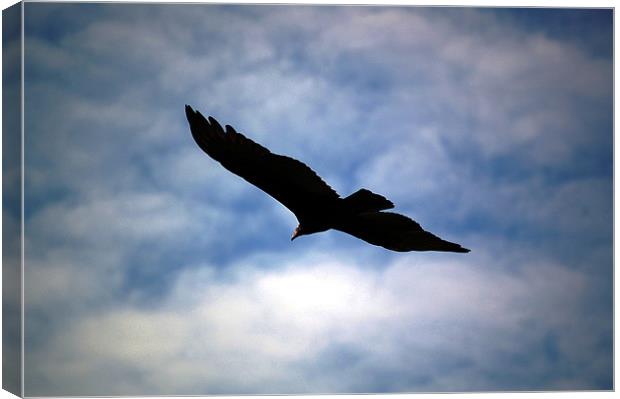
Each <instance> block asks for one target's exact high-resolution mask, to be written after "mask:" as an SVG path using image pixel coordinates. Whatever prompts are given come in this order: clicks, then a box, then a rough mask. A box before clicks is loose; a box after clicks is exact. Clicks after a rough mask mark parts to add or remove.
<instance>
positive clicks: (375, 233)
mask: <svg viewBox="0 0 620 399" xmlns="http://www.w3.org/2000/svg"><path fill="white" fill-rule="evenodd" d="M335 229H336V230H340V231H343V232H345V233H348V234H351V235H353V236H355V237H357V238H359V239H361V240H364V241H366V242H369V243H371V244H374V245H379V246H381V247H384V248H387V249H391V250H393V251H400V252H407V251H447V252H469V249H466V248H463V247H462V246H460V245H459V244H455V243H452V242H449V241H445V240H442V239H441V238H439V237H437V236H436V235H434V234H432V233H430V232H428V231H426V230H424V229H423V228H422V227H421V226H420V225H419V224H418V223H417V222H416V221H414V220H412V219H410V218H408V217H407V216H403V215H400V214H398V213H393V212H367V213H361V214H358V215H356V216H355V217H352V218H350V219H347V221H345V222H343V223H342V224H340V225H339V226H337V227H335Z"/></svg>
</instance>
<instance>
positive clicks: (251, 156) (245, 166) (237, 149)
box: [185, 105, 340, 219]
mask: <svg viewBox="0 0 620 399" xmlns="http://www.w3.org/2000/svg"><path fill="white" fill-rule="evenodd" d="M185 114H186V116H187V120H188V121H189V125H190V129H191V132H192V136H193V137H194V140H195V141H196V143H197V144H198V146H199V147H200V148H201V149H202V150H203V151H204V152H206V153H207V154H208V155H209V156H210V157H211V158H213V159H215V160H216V161H218V162H220V163H221V164H222V166H224V167H225V168H226V169H228V170H229V171H231V172H233V173H234V174H236V175H238V176H240V177H242V178H243V179H245V180H246V181H248V182H250V183H252V184H253V185H255V186H256V187H258V188H260V189H261V190H263V191H264V192H266V193H267V194H269V195H271V196H272V197H273V198H275V199H276V200H278V201H279V202H281V203H282V204H283V205H284V206H286V207H287V208H288V209H290V210H291V211H292V212H293V213H294V214H295V216H297V218H298V219H300V217H301V218H303V217H304V215H305V214H306V213H307V210H308V209H309V208H311V207H312V206H313V205H316V203H317V201H328V200H333V199H338V198H340V197H339V195H338V194H337V193H336V192H335V191H334V190H333V189H332V188H331V187H330V186H329V185H327V183H325V182H324V181H323V180H322V179H321V178H320V177H319V176H318V175H317V174H316V173H315V172H314V171H313V170H312V169H310V168H309V167H308V166H307V165H305V164H304V163H302V162H300V161H298V160H296V159H293V158H290V157H287V156H283V155H278V154H273V153H272V152H271V151H269V150H268V149H267V148H265V147H263V146H261V145H260V144H257V143H255V142H254V141H252V140H250V139H248V138H247V137H245V136H244V135H243V134H241V133H238V132H236V131H235V129H233V128H232V127H231V126H229V125H226V131H224V129H222V126H221V125H220V124H219V123H218V122H217V121H216V120H215V119H214V118H212V117H209V119H208V120H207V119H206V118H205V117H204V116H202V114H201V113H200V112H198V111H194V110H193V109H192V108H191V107H190V106H189V105H186V106H185Z"/></svg>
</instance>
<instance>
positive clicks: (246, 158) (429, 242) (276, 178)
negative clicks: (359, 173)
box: [185, 105, 469, 252]
mask: <svg viewBox="0 0 620 399" xmlns="http://www.w3.org/2000/svg"><path fill="white" fill-rule="evenodd" d="M185 113H186V116H187V119H188V121H189V124H190V129H191V132H192V136H193V137H194V140H196V143H197V144H198V146H199V147H200V148H201V149H202V150H203V151H204V152H206V153H207V154H208V155H209V156H210V157H211V158H213V159H215V160H216V161H218V162H220V163H221V164H222V166H224V167H225V168H226V169H228V170H229V171H231V172H233V173H234V174H236V175H238V176H240V177H242V178H243V179H245V180H246V181H248V182H249V183H252V184H253V185H255V186H257V187H258V188H260V189H261V190H263V191H265V192H266V193H267V194H269V195H271V196H272V197H273V198H275V199H276V200H278V201H279V202H281V203H282V204H283V205H284V206H285V207H287V208H288V209H289V210H290V211H291V212H293V214H294V215H295V216H296V217H297V220H298V221H299V226H298V227H297V228H296V229H295V232H294V233H293V236H292V237H291V240H293V239H295V238H296V237H299V236H302V235H307V234H314V233H319V232H323V231H326V230H329V229H335V230H339V231H342V232H345V233H348V234H351V235H353V236H355V237H357V238H359V239H362V240H364V241H366V242H369V243H371V244H374V245H378V246H381V247H384V248H387V249H390V250H393V251H400V252H406V251H447V252H469V250H468V249H466V248H463V247H461V246H460V245H459V244H455V243H451V242H448V241H445V240H442V239H441V238H439V237H437V236H435V235H433V234H432V233H429V232H428V231H425V230H424V229H422V227H421V226H420V225H419V224H418V223H416V222H415V221H414V220H412V219H410V218H408V217H406V216H403V215H400V214H397V213H392V212H384V211H385V210H387V209H391V208H393V207H394V204H392V202H391V201H389V200H387V199H386V198H385V197H383V196H381V195H379V194H375V193H373V192H371V191H369V190H367V189H360V190H358V191H356V192H355V193H353V194H351V195H349V196H348V197H345V198H341V197H340V196H339V195H338V193H336V191H334V190H333V189H332V188H331V187H330V186H329V185H327V183H325V182H324V181H323V180H322V179H321V178H320V177H319V176H318V175H317V174H316V173H315V172H314V171H313V170H312V169H310V168H309V167H308V166H306V165H305V164H303V163H302V162H300V161H298V160H295V159H293V158H290V157H287V156H284V155H278V154H274V153H272V152H270V151H269V150H268V149H266V148H265V147H263V146H261V145H259V144H257V143H255V142H254V141H252V140H250V139H248V138H246V137H245V136H244V135H242V134H240V133H238V132H236V131H235V129H233V128H232V127H231V126H229V125H226V130H224V129H223V128H222V127H221V126H220V124H219V123H218V122H217V121H216V120H215V119H213V118H212V117H209V118H208V120H207V119H206V118H205V117H204V116H202V114H200V112H198V111H194V110H193V109H192V108H191V107H190V106H188V105H186V106H185Z"/></svg>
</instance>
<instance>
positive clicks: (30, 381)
mask: <svg viewBox="0 0 620 399" xmlns="http://www.w3.org/2000/svg"><path fill="white" fill-rule="evenodd" d="M25 16H26V25H25V48H26V59H25V62H26V64H25V68H26V69H25V76H26V83H25V107H26V125H25V131H26V181H25V190H26V221H25V223H26V271H25V288H26V294H25V299H26V317H27V318H26V337H25V339H26V357H25V389H26V394H27V395H29V396H38V395H68V394H71V395H117V394H118V395H131V394H214V393H230V394H244V393H354V392H432V391H472V390H476V391H480V390H563V389H573V390H575V389H577V390H578V389H611V387H612V157H613V152H612V151H613V150H612V141H613V133H612V117H613V114H612V56H611V54H612V47H611V46H612V44H611V43H612V41H611V37H612V14H611V11H609V10H568V9H564V10H542V9H536V10H525V9H519V10H514V9H501V10H496V9H473V8H467V9H458V8H457V9H455V8H433V9H429V8H417V7H416V8H413V7H412V8H400V7H312V6H206V5H179V4H177V5H126V4H125V5H113V4H43V3H27V4H26V14H25ZM185 104H190V105H192V106H193V107H195V108H197V109H198V110H200V111H202V112H203V113H205V114H208V115H213V116H214V117H216V118H217V119H218V120H219V121H220V122H221V123H223V124H231V125H233V126H234V127H235V128H237V130H239V131H241V132H243V133H245V134H247V135H248V136H249V137H251V138H252V139H254V140H255V141H258V142H259V143H261V144H263V145H265V146H266V147H268V148H270V149H271V150H272V151H274V152H276V153H282V154H287V155H289V156H293V157H295V158H298V159H300V160H302V161H304V162H305V163H307V164H308V165H310V166H311V167H312V168H313V169H314V170H315V171H317V173H318V174H319V175H321V176H322V177H323V178H324V179H325V180H326V181H327V182H328V183H329V184H330V185H331V186H332V187H333V188H334V189H336V190H337V191H338V192H339V193H340V194H341V195H348V194H349V193H351V192H353V191H355V190H357V189H359V188H361V187H365V188H368V189H370V190H372V191H374V192H377V193H381V194H383V195H385V196H386V197H388V198H389V199H391V200H392V201H393V202H394V203H395V205H396V210H397V211H399V212H401V213H404V214H407V215H409V216H411V217H413V218H414V219H416V220H417V221H418V222H419V223H420V224H421V225H422V226H423V227H425V228H426V229H428V230H430V231H432V232H434V233H436V234H438V235H439V236H441V237H444V238H446V239H448V240H450V241H455V242H458V243H461V244H463V245H464V246H465V247H468V248H471V249H472V252H471V253H470V254H467V255H462V254H446V253H407V254H401V253H391V252H388V251H386V250H384V249H382V248H379V247H373V246H371V245H368V244H366V243H364V242H362V241H360V240H357V239H354V238H353V237H349V236H346V235H344V234H342V233H338V232H327V233H323V234H318V235H314V236H308V237H303V238H301V239H299V240H295V242H293V243H291V242H290V240H289V238H290V235H291V233H292V230H293V229H294V227H295V226H296V221H295V219H294V217H293V215H292V214H290V213H289V212H288V211H287V210H286V209H285V208H284V207H282V206H281V205H280V204H278V203H277V202H275V201H274V200H272V199H271V198H270V197H268V196H266V195H265V194H264V193H262V192H260V191H259V190H258V189H256V188H254V187H252V186H250V185H248V184H247V183H246V182H244V181H243V180H241V179H240V178H238V177H236V176H234V175H231V174H230V173H229V172H227V171H226V170H224V169H223V168H222V167H221V166H220V165H218V164H217V163H215V162H214V161H212V160H211V159H209V158H208V157H207V156H206V155H204V154H203V153H202V152H201V151H200V150H199V149H198V147H197V146H196V145H195V143H194V142H193V140H192V138H191V136H190V134H189V129H188V126H187V122H186V120H185V116H184V112H183V107H184V105H185Z"/></svg>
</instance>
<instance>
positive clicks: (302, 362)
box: [32, 254, 607, 395]
mask: <svg viewBox="0 0 620 399" xmlns="http://www.w3.org/2000/svg"><path fill="white" fill-rule="evenodd" d="M487 256H488V255H480V256H477V257H475V258H467V259H465V258H462V257H461V258H445V257H444V259H435V260H432V257H426V258H424V259H423V260H418V261H416V260H414V259H415V258H408V259H400V260H397V261H396V262H394V263H391V264H390V265H387V266H386V267H385V268H384V269H383V271H374V272H369V271H368V270H367V269H364V268H360V267H359V266H355V262H351V261H350V260H348V259H346V258H342V257H341V256H338V255H336V254H332V255H331V256H329V257H328V256H326V255H318V256H317V255H316V254H315V255H312V254H307V255H306V256H305V257H304V258H302V259H300V260H298V261H288V262H287V264H286V265H285V266H282V267H278V268H276V269H269V270H267V269H259V268H257V267H256V266H255V264H254V263H253V262H252V258H247V259H246V260H245V261H241V262H240V263H238V264H237V265H236V266H234V267H233V268H232V269H229V270H228V271H227V273H226V275H224V276H222V275H220V274H218V273H216V272H215V271H216V269H215V268H213V267H211V266H204V267H202V268H197V269H193V270H188V271H186V272H184V273H182V274H181V275H180V276H179V278H178V280H177V281H176V284H175V288H174V289H173V290H172V291H171V293H170V295H169V296H168V298H167V299H166V300H165V301H164V302H163V304H162V305H161V306H160V307H157V308H155V309H152V308H149V309H141V308H135V307H131V306H121V307H120V308H115V309H111V310H107V311H103V312H97V313H95V314H92V315H88V316H85V317H84V318H82V319H79V320H76V321H74V322H72V323H69V324H68V325H67V326H66V327H67V328H66V329H65V330H64V331H63V332H62V333H60V332H59V333H57V334H55V335H53V336H52V337H51V340H50V342H49V345H48V346H46V348H45V351H44V352H43V353H44V354H45V356H42V357H40V358H37V361H38V362H39V363H38V364H37V365H36V366H35V365H33V366H32V368H33V370H35V372H44V373H45V374H47V375H49V376H51V377H52V378H54V379H55V380H56V381H57V382H58V384H59V386H62V387H64V388H63V389H64V390H60V391H57V392H54V393H55V394H82V395H83V394H86V393H90V394H99V393H103V392H106V393H108V394H130V393H136V392H142V393H161V392H174V393H175V394H201V393H202V394H206V393H216V392H229V393H241V392H246V393H276V392H277V393H283V392H308V391H310V392H348V391H349V390H359V389H363V387H364V382H365V377H364V375H367V377H369V378H370V379H372V378H374V377H376V375H374V374H375V373H377V372H378V369H380V368H381V367H383V366H381V365H384V366H386V367H389V368H390V369H391V370H393V372H394V373H396V374H397V375H408V376H409V377H411V378H412V381H413V380H414V377H415V376H418V377H426V378H427V379H428V380H427V381H426V382H425V383H424V384H422V385H420V386H416V385H406V383H405V382H406V381H407V380H403V381H400V383H401V384H404V385H402V388H403V389H405V390H418V389H422V390H437V389H438V390H454V389H457V390H458V389H464V390H468V389H484V388H491V389H501V387H500V386H495V385H494V384H495V382H494V380H493V378H492V377H488V376H487V375H488V374H489V373H491V372H492V371H493V368H495V367H498V362H502V361H509V359H510V357H511V356H515V357H518V356H526V355H527V356H531V357H532V360H531V362H529V363H527V364H524V365H522V366H516V367H512V368H510V370H509V371H507V372H508V373H512V374H513V375H514V378H515V380H514V381H513V383H514V384H517V385H519V384H523V385H519V386H527V385H526V384H527V381H528V380H532V379H534V380H535V379H536V378H537V376H539V375H547V374H549V373H551V371H552V369H553V368H554V367H555V365H554V364H553V363H552V361H551V360H549V359H547V358H546V357H545V355H544V353H540V354H526V353H524V351H528V350H531V349H530V348H531V345H539V344H538V343H539V342H542V341H543V340H544V338H545V336H546V334H549V333H550V332H551V333H552V334H555V335H556V336H557V338H558V339H559V344H558V345H559V347H558V351H559V356H561V359H562V360H561V361H562V362H565V361H567V359H570V361H571V362H572V363H571V367H578V368H581V369H582V371H583V373H584V374H588V373H591V372H592V369H595V370H598V367H600V366H599V365H597V364H590V362H589V359H590V356H591V355H593V356H594V358H595V359H600V361H602V363H603V364H607V363H606V361H605V360H604V359H605V354H604V353H601V352H600V349H598V348H597V346H596V342H595V341H596V339H595V340H592V339H589V338H588V331H589V329H587V328H585V327H584V328H581V327H580V328H578V329H575V326H574V319H575V315H579V317H585V318H588V316H587V315H585V314H583V313H582V312H584V311H585V310H583V309H580V308H579V306H580V305H579V304H580V303H581V302H582V301H583V300H584V297H586V296H587V295H588V290H589V289H590V288H589V281H588V277H587V276H586V275H585V274H583V273H580V272H576V271H569V270H567V269H566V268H564V267H563V266H562V265H554V264H552V263H545V262H540V263H538V264H530V265H528V266H525V267H522V268H520V269H519V271H515V272H514V273H511V274H506V273H504V272H503V271H502V269H498V270H495V271H494V270H489V269H488V266H482V264H489V263H488V259H485V257H487ZM375 270H377V269H375ZM543 320H544V324H540V323H542V321H543ZM599 321H600V320H598V319H597V318H594V319H592V322H599ZM338 346H342V347H346V348H348V349H349V350H352V351H355V352H356V353H357V354H358V356H359V358H358V360H357V361H355V362H354V363H353V364H351V365H350V367H347V368H344V369H329V370H326V371H327V372H328V374H329V375H331V376H332V377H329V378H323V379H319V380H318V381H317V383H316V384H315V383H313V384H311V385H306V383H305V382H304V381H309V380H310V379H311V374H307V373H310V372H311V370H312V367H313V366H314V365H320V364H321V363H320V362H321V358H322V356H323V355H324V354H326V353H329V351H330V350H334V348H336V347H338ZM585 353H589V355H588V356H584V354H585ZM334 356H336V357H337V356H338V354H337V353H336V354H335V355H334ZM61 359H62V362H61V361H60V360H61ZM405 359H416V360H415V361H414V362H413V363H409V362H404V360H405ZM451 360H456V361H461V362H465V363H464V364H465V365H464V366H463V367H462V368H454V369H453V368H450V367H449V368H445V369H443V370H442V367H444V366H445V364H446V363H445V362H447V363H450V362H451ZM82 364H87V365H89V367H88V368H86V369H82V370H81V371H79V372H77V374H74V373H75V372H76V370H79V367H78V366H79V365H82ZM115 367H118V368H120V369H122V370H124V372H123V373H122V376H119V375H116V374H114V376H113V377H114V380H106V378H107V377H106V376H107V375H108V374H109V373H108V372H107V371H105V370H107V369H111V368H115ZM325 367H327V365H325ZM441 370H442V371H441ZM136 375H139V376H141V378H140V379H139V380H134V376H136ZM472 375H475V376H477V377H476V378H475V379H473V380H472V379H470V377H471V376H472ZM485 376H487V377H485ZM518 378H523V379H524V381H525V382H521V381H519V380H518ZM125 379H126V380H125ZM76 381H79V383H77V384H76ZM455 381H460V383H456V384H455ZM366 382H368V381H366ZM551 382H552V383H553V381H551ZM323 384H324V385H323ZM558 384H562V383H561V382H558ZM93 386H94V387H100V389H103V387H105V389H106V390H105V391H92V390H90V389H91V388H92V387H93ZM368 386H370V385H366V387H368ZM391 387H392V388H389V387H388V390H391V389H393V386H391ZM534 387H535V386H532V387H530V388H534ZM110 389H111V390H110ZM33 393H34V391H33Z"/></svg>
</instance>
